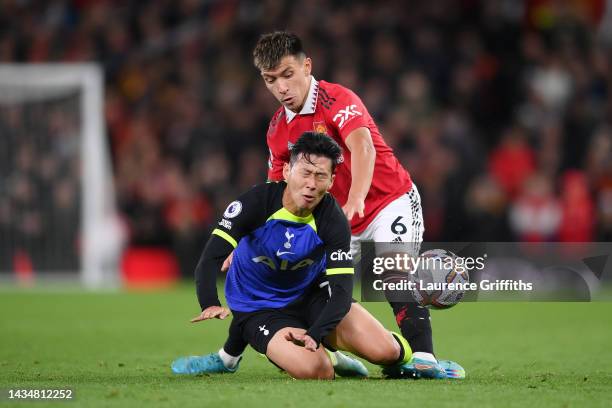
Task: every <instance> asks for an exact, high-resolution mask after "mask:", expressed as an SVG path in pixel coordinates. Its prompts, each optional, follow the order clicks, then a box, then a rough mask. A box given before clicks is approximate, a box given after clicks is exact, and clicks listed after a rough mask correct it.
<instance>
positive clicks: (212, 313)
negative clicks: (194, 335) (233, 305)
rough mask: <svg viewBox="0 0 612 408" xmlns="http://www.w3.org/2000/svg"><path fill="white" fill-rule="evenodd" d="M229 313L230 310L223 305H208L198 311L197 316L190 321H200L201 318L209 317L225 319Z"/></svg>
mask: <svg viewBox="0 0 612 408" xmlns="http://www.w3.org/2000/svg"><path fill="white" fill-rule="evenodd" d="M229 315H230V310H229V309H228V308H227V307H223V306H209V307H207V308H206V309H204V310H203V311H202V313H200V315H199V316H196V317H194V318H193V319H191V323H197V322H201V321H203V320H209V319H215V318H216V319H221V320H223V319H225V318H226V317H227V316H229Z"/></svg>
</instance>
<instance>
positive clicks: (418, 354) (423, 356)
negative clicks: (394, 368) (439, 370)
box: [412, 351, 438, 363]
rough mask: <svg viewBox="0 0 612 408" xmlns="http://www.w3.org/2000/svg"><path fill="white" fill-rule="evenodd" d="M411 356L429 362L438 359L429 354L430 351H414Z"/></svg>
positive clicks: (435, 361)
mask: <svg viewBox="0 0 612 408" xmlns="http://www.w3.org/2000/svg"><path fill="white" fill-rule="evenodd" d="M412 357H415V358H420V359H421V360H426V361H431V362H434V363H437V362H438V360H436V358H435V357H434V355H433V354H431V353H424V352H422V351H417V352H415V353H412Z"/></svg>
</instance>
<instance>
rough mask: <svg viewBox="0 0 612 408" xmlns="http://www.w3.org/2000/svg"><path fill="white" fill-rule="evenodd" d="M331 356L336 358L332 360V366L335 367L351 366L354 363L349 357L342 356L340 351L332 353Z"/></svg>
mask: <svg viewBox="0 0 612 408" xmlns="http://www.w3.org/2000/svg"><path fill="white" fill-rule="evenodd" d="M330 354H332V355H333V356H334V358H332V365H333V366H334V367H336V366H338V365H342V364H350V363H351V361H352V359H351V358H350V357H349V356H347V355H345V354H342V353H341V352H339V351H334V352H333V353H330Z"/></svg>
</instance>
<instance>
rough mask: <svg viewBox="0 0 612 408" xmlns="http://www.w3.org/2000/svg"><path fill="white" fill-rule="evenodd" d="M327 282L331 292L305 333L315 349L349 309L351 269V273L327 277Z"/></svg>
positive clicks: (351, 292) (351, 285) (351, 282)
mask: <svg viewBox="0 0 612 408" xmlns="http://www.w3.org/2000/svg"><path fill="white" fill-rule="evenodd" d="M328 281H329V288H330V292H331V294H330V298H329V300H328V302H327V303H326V305H325V307H324V308H323V310H322V311H321V314H320V315H319V317H318V318H317V320H316V321H315V322H314V323H313V325H312V326H311V327H310V328H309V329H308V330H307V331H306V333H305V334H306V335H307V336H309V337H311V338H312V339H313V340H314V341H315V342H316V345H317V347H318V345H319V344H320V343H321V339H323V338H324V337H325V336H327V335H328V334H329V333H330V332H331V331H332V330H334V329H335V328H336V326H337V325H338V323H340V320H342V319H343V318H344V316H346V314H347V313H348V311H349V310H350V308H351V302H352V298H351V296H352V294H353V274H352V268H351V273H343V274H338V275H330V276H328ZM315 349H316V347H315Z"/></svg>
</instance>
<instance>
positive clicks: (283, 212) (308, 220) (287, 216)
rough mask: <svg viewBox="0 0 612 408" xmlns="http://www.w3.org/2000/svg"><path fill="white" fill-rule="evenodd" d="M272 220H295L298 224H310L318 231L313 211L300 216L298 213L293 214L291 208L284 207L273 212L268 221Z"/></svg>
mask: <svg viewBox="0 0 612 408" xmlns="http://www.w3.org/2000/svg"><path fill="white" fill-rule="evenodd" d="M270 220H284V221H291V222H295V223H298V224H306V225H310V227H311V228H312V229H313V230H314V231H315V232H317V224H316V223H315V219H314V216H313V215H312V213H310V214H309V215H307V216H305V217H298V216H297V215H294V214H291V213H290V212H289V210H287V209H286V208H285V207H282V208H281V209H280V210H278V211H277V212H275V213H274V214H272V215H271V216H270V217H269V218H268V220H267V221H270Z"/></svg>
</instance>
